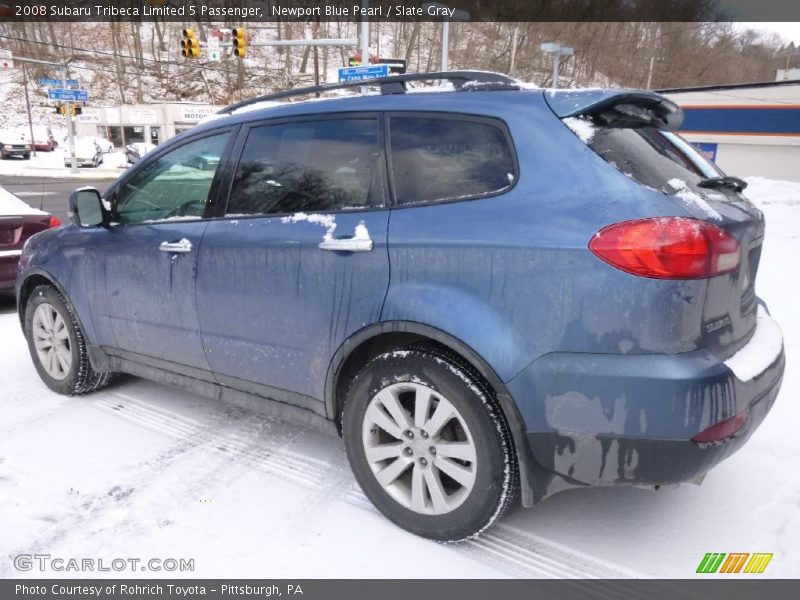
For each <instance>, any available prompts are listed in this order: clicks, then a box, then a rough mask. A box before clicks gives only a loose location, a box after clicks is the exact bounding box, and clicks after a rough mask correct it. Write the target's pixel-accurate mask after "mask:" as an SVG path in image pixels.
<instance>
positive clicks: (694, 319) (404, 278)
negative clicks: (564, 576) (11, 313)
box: [17, 71, 784, 540]
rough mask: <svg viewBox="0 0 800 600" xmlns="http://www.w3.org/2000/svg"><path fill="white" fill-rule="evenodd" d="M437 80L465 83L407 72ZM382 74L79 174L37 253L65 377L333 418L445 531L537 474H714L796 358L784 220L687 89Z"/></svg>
mask: <svg viewBox="0 0 800 600" xmlns="http://www.w3.org/2000/svg"><path fill="white" fill-rule="evenodd" d="M424 78H427V79H439V80H449V81H450V82H451V85H450V88H449V89H451V90H452V91H451V92H449V93H411V90H406V89H405V88H406V85H407V84H408V83H409V82H410V81H412V80H414V79H424ZM373 85H375V86H380V89H381V92H382V93H381V94H375V95H367V96H363V97H345V98H337V99H331V100H325V101H320V102H299V103H297V102H296V103H285V104H278V105H277V106H276V105H275V104H276V103H274V102H268V101H269V100H275V99H277V98H280V97H282V96H284V95H288V94H273V95H271V96H268V97H262V98H260V99H257V100H255V101H248V102H246V103H240V104H239V105H234V106H232V107H229V108H228V109H226V110H225V111H223V112H222V113H221V114H220V115H218V116H217V118H214V119H213V120H210V121H208V122H206V123H204V124H202V125H200V126H198V127H196V128H194V129H192V130H191V131H190V132H187V133H184V134H182V135H180V136H178V137H177V138H175V139H174V140H171V141H170V142H169V143H167V144H164V145H163V146H161V147H159V148H158V149H157V150H155V151H153V152H152V153H151V154H148V156H147V157H145V158H144V159H143V160H142V161H140V162H139V163H137V164H136V165H135V166H134V167H132V168H131V169H130V170H129V171H127V172H126V173H125V174H124V175H123V176H122V177H120V179H119V180H118V181H117V182H115V183H114V184H113V185H112V186H111V187H110V189H108V190H107V191H106V193H105V194H104V195H103V197H102V198H101V196H100V194H99V193H98V192H97V191H96V190H93V189H83V190H79V191H77V192H75V193H74V194H73V196H72V198H71V210H72V214H73V217H72V221H73V222H72V224H70V225H68V226H64V227H61V228H59V229H55V230H50V231H46V232H42V233H40V234H38V235H36V236H35V237H33V238H32V239H31V240H30V241H29V242H28V243H27V245H26V246H25V249H24V252H23V254H22V257H21V261H20V268H19V278H18V281H17V294H18V295H17V298H18V304H19V316H20V320H21V322H22V325H23V327H24V330H25V334H26V336H27V339H28V343H29V346H30V352H31V356H32V357H33V361H34V363H35V365H36V368H37V370H38V372H39V374H40V376H41V377H42V379H43V380H44V382H45V383H46V384H47V385H48V386H49V387H50V388H51V389H53V390H55V391H57V392H59V393H62V394H80V393H84V392H90V391H92V390H96V389H98V388H99V387H101V386H103V385H104V384H105V383H106V382H107V381H108V378H109V376H110V374H112V373H114V372H126V373H131V374H134V375H139V376H143V377H148V378H152V379H155V380H159V381H164V382H168V383H171V384H177V385H180V386H183V387H185V388H187V389H189V390H193V391H197V392H199V393H204V394H208V395H211V396H214V397H218V398H222V399H231V400H232V401H239V402H241V401H243V400H242V399H243V398H244V399H246V400H247V401H251V400H252V399H253V398H259V399H261V400H263V401H264V402H272V403H280V405H281V406H282V408H283V410H284V412H285V411H286V410H289V408H287V407H292V408H291V410H294V411H295V412H297V413H298V414H304V415H306V416H309V415H313V416H315V417H320V418H322V419H326V420H328V421H330V422H332V423H334V424H335V425H336V426H337V427H338V428H339V431H340V432H341V434H342V436H343V438H344V443H345V447H346V450H347V456H348V458H349V461H350V464H351V466H352V469H353V472H354V473H355V477H356V478H357V480H358V482H359V483H360V485H361V487H362V488H363V490H364V492H365V493H366V495H367V496H368V497H369V499H370V500H371V501H372V502H373V503H374V504H375V506H376V507H378V509H379V510H380V511H381V512H383V514H384V515H386V516H387V517H388V518H389V519H391V520H392V521H394V522H395V523H397V524H398V525H400V526H401V527H404V528H406V529H408V530H409V531H412V532H414V533H417V534H419V535H422V536H426V537H429V538H434V539H437V540H460V539H464V538H466V537H469V536H473V535H476V534H477V533H479V532H481V531H482V530H483V529H485V528H486V527H488V526H489V525H490V524H491V523H493V522H494V521H495V520H496V519H497V518H498V517H499V516H500V515H501V514H502V513H503V511H504V510H505V509H506V508H507V507H508V506H509V505H510V504H511V503H512V501H513V500H514V498H515V497H516V494H517V492H520V495H521V500H522V504H523V505H524V506H532V505H534V504H536V503H538V502H540V501H541V500H543V499H544V498H546V497H548V496H549V495H552V494H553V493H555V492H557V491H560V490H563V489H567V488H572V487H578V486H588V485H617V484H621V485H642V486H658V485H662V484H673V483H678V482H683V481H690V480H692V481H697V480H699V479H700V478H701V477H702V476H703V475H704V474H705V473H706V472H707V471H708V470H709V469H710V468H712V467H713V466H714V465H716V464H717V463H719V462H720V461H721V460H723V459H724V458H726V457H727V456H730V455H731V454H732V453H733V452H735V451H736V450H737V449H738V448H740V447H741V446H742V444H743V443H744V442H745V441H746V440H747V438H748V437H749V436H750V434H751V433H752V432H753V431H754V430H755V429H756V427H758V425H759V424H760V423H761V421H762V420H763V419H764V417H765V415H766V414H767V412H768V411H769V409H770V407H771V406H772V404H773V402H774V400H775V397H776V395H777V393H778V389H779V388H780V383H781V378H782V375H783V370H784V354H783V344H782V338H781V333H780V330H779V329H778V327H777V325H776V324H775V323H774V322H773V321H772V320H771V319H770V317H769V316H768V314H767V312H766V310H765V308H764V307H763V305H762V303H761V302H760V300H759V299H758V297H757V296H756V293H755V280H756V271H757V268H758V262H759V256H760V254H761V246H762V241H763V239H764V220H763V216H762V213H761V212H760V211H759V210H757V209H756V208H755V207H754V206H753V205H752V204H751V203H750V202H749V201H748V200H747V199H746V198H745V197H744V196H742V194H741V191H742V189H743V187H744V182H742V181H740V180H739V179H736V178H735V177H728V176H725V175H724V174H723V173H721V172H720V171H719V170H718V169H717V168H716V167H715V166H713V165H712V164H710V163H708V162H707V161H706V160H704V158H703V157H702V156H700V155H699V154H698V153H697V152H696V151H695V150H694V149H693V148H692V147H691V146H690V145H688V144H687V143H686V142H685V141H684V140H683V139H681V138H680V137H679V136H677V135H676V134H675V133H673V132H672V131H673V130H674V129H675V128H676V127H677V126H678V125H679V124H680V121H681V118H682V113H681V111H680V109H679V108H678V107H677V106H676V105H674V104H673V103H672V102H670V101H669V100H667V99H666V98H664V97H661V96H659V95H657V94H654V93H651V92H642V91H629V90H626V91H620V90H605V91H602V90H583V91H581V90H570V91H542V90H535V89H530V88H529V87H528V86H525V85H523V84H519V83H518V82H516V81H515V80H512V79H510V78H508V77H505V76H503V75H498V74H490V73H482V72H463V71H462V72H450V73H444V74H442V73H440V74H425V75H406V76H399V77H389V78H386V79H381V80H376V81H375V82H373ZM333 87H345V86H343V85H341V84H333V85H329V86H323V89H330V88H333ZM309 91H312V92H313V91H315V90H314V89H310V88H307V89H305V90H303V92H305V93H308V92H309ZM290 93H291V94H297V93H298V92H297V91H295V92H290ZM261 101H264V105H263V106H259V105H258V102H261ZM201 159H202V160H201ZM274 406H276V407H278V404H274Z"/></svg>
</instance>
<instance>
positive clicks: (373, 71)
mask: <svg viewBox="0 0 800 600" xmlns="http://www.w3.org/2000/svg"><path fill="white" fill-rule="evenodd" d="M387 75H389V65H370V66H368V67H344V68H341V69H339V81H361V80H362V79H374V78H375V77H386V76H387Z"/></svg>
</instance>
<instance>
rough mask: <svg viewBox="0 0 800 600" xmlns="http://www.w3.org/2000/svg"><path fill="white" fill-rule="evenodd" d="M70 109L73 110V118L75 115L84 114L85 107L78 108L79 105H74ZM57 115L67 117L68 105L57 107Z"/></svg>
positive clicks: (71, 111)
mask: <svg viewBox="0 0 800 600" xmlns="http://www.w3.org/2000/svg"><path fill="white" fill-rule="evenodd" d="M70 109H71V110H70V113H71V114H72V116H73V117H74V116H75V115H80V114H83V107H82V106H78V105H77V104H72V105H71V106H70ZM56 114H57V115H65V114H67V105H66V104H64V103H62V104H59V105H58V106H56Z"/></svg>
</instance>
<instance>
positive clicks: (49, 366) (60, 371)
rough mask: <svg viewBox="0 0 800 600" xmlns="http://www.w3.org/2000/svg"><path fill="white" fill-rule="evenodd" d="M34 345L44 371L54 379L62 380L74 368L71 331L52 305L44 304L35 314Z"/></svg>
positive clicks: (37, 308)
mask: <svg viewBox="0 0 800 600" xmlns="http://www.w3.org/2000/svg"><path fill="white" fill-rule="evenodd" d="M33 343H34V347H35V348H36V354H37V355H38V356H39V362H41V364H42V367H44V370H45V371H47V374H48V375H50V377H52V378H53V379H57V380H62V379H65V378H66V377H67V375H69V371H70V369H71V368H72V348H71V346H70V341H69V329H68V328H67V323H66V322H65V321H64V319H63V317H62V316H61V314H60V313H59V312H58V311H57V310H56V309H55V308H54V307H53V305H52V304H49V303H47V302H43V303H42V304H40V305H39V306H37V307H36V312H35V313H34V314H33Z"/></svg>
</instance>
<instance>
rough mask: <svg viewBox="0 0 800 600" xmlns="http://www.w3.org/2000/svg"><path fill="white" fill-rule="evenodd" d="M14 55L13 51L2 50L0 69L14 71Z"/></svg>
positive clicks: (0, 50) (0, 52)
mask: <svg viewBox="0 0 800 600" xmlns="http://www.w3.org/2000/svg"><path fill="white" fill-rule="evenodd" d="M13 68H14V55H13V54H12V53H11V50H2V49H0V69H13Z"/></svg>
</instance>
